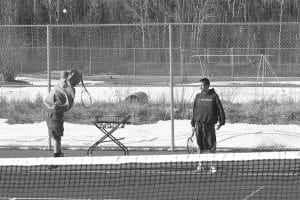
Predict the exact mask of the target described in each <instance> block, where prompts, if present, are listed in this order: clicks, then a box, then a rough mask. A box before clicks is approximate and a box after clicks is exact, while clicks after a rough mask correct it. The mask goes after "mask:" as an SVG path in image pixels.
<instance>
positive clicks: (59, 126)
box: [46, 112, 64, 141]
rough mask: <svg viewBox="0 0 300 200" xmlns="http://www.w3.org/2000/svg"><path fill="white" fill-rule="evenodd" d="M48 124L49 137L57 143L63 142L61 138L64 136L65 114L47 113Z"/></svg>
mask: <svg viewBox="0 0 300 200" xmlns="http://www.w3.org/2000/svg"><path fill="white" fill-rule="evenodd" d="M46 123H47V127H48V132H49V135H50V136H51V137H52V138H53V139H55V140H56V141H61V137H62V136H63V134H64V114H63V113H55V112H47V113H46Z"/></svg>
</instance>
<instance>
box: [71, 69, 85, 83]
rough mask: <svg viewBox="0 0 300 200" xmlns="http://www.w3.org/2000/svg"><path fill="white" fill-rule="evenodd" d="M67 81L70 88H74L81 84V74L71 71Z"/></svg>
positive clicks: (74, 70)
mask: <svg viewBox="0 0 300 200" xmlns="http://www.w3.org/2000/svg"><path fill="white" fill-rule="evenodd" d="M68 80H69V82H70V84H71V85H72V86H76V85H77V84H79V83H80V82H81V80H82V74H81V73H80V72H79V71H78V70H76V69H71V71H70V72H69V76H68Z"/></svg>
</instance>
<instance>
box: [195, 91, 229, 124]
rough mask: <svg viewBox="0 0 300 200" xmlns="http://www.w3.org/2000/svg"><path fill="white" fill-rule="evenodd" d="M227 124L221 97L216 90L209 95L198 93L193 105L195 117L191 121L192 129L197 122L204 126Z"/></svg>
mask: <svg viewBox="0 0 300 200" xmlns="http://www.w3.org/2000/svg"><path fill="white" fill-rule="evenodd" d="M218 121H219V124H220V125H224V124H225V112H224V109H223V106H222V103H221V101H220V99H219V96H218V95H217V94H216V92H215V90H214V89H210V90H209V91H208V92H207V93H203V92H201V93H198V94H197V95H196V97H195V100H194V104H193V116H192V119H191V125H192V127H195V123H196V122H200V123H203V124H216V123H217V122H218Z"/></svg>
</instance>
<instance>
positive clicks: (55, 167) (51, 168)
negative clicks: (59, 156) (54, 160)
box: [48, 165, 59, 171]
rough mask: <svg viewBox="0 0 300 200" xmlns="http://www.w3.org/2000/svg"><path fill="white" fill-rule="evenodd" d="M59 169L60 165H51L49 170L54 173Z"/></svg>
mask: <svg viewBox="0 0 300 200" xmlns="http://www.w3.org/2000/svg"><path fill="white" fill-rule="evenodd" d="M58 167H59V165H50V166H49V167H48V169H49V170H50V171H52V170H55V169H57V168H58Z"/></svg>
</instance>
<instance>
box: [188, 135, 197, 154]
mask: <svg viewBox="0 0 300 200" xmlns="http://www.w3.org/2000/svg"><path fill="white" fill-rule="evenodd" d="M195 132H196V131H195V130H193V132H192V135H191V137H189V138H188V139H187V144H186V149H187V152H188V153H189V154H194V153H197V150H198V147H197V144H196V141H195V138H194V136H195Z"/></svg>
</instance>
